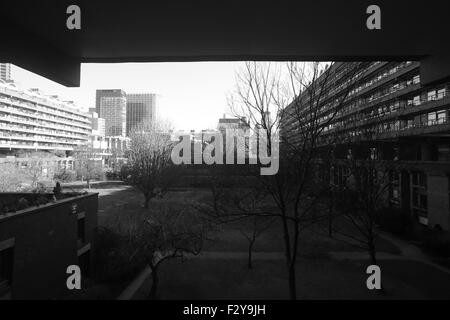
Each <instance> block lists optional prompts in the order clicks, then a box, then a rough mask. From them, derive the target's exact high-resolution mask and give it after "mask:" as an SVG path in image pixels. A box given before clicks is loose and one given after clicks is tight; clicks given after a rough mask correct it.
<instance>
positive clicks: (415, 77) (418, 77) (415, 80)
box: [413, 75, 420, 84]
mask: <svg viewBox="0 0 450 320" xmlns="http://www.w3.org/2000/svg"><path fill="white" fill-rule="evenodd" d="M413 83H414V84H419V83H420V75H417V76H414V78H413Z"/></svg>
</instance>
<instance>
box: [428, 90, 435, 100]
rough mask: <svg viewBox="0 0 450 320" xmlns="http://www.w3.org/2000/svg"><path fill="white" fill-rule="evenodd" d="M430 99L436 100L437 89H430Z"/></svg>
mask: <svg viewBox="0 0 450 320" xmlns="http://www.w3.org/2000/svg"><path fill="white" fill-rule="evenodd" d="M427 98H428V101H431V100H436V90H431V91H428V96H427Z"/></svg>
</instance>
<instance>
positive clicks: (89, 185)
mask: <svg viewBox="0 0 450 320" xmlns="http://www.w3.org/2000/svg"><path fill="white" fill-rule="evenodd" d="M86 183H87V187H88V189H90V188H91V180H90V179H86Z"/></svg>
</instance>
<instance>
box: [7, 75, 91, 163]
mask: <svg viewBox="0 0 450 320" xmlns="http://www.w3.org/2000/svg"><path fill="white" fill-rule="evenodd" d="M90 134H91V122H90V119H89V116H88V115H87V114H86V113H84V112H82V111H80V110H78V109H77V108H76V106H75V105H74V103H73V102H71V101H62V100H60V99H59V98H58V97H57V96H46V95H44V94H43V93H42V92H41V91H40V90H38V89H28V90H24V89H21V88H19V87H18V86H17V85H16V84H14V83H12V82H8V83H7V82H4V81H0V153H1V154H3V155H8V154H11V153H14V152H16V151H18V150H25V151H55V150H59V151H72V150H73V148H74V147H75V146H77V145H80V144H83V143H85V142H86V141H87V140H88V138H89V135H90Z"/></svg>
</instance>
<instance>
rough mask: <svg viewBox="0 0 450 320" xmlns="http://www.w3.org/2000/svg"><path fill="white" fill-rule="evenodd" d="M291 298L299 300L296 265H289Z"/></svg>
mask: <svg viewBox="0 0 450 320" xmlns="http://www.w3.org/2000/svg"><path fill="white" fill-rule="evenodd" d="M288 268H289V298H290V299H291V300H297V287H296V279H295V265H293V264H289V266H288Z"/></svg>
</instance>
